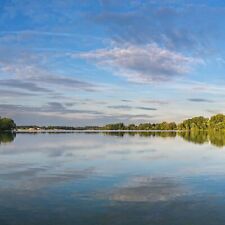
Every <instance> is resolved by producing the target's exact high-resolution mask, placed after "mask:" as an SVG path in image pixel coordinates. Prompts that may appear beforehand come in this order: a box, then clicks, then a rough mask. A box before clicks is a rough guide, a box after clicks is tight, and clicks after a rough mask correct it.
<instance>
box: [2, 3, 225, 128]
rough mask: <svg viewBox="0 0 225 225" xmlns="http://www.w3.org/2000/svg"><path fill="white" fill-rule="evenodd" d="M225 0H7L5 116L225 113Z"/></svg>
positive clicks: (72, 121)
mask: <svg viewBox="0 0 225 225" xmlns="http://www.w3.org/2000/svg"><path fill="white" fill-rule="evenodd" d="M224 40H225V2H224V1H222V0H221V1H218V0H204V1H203V0H193V1H185V0H177V1H176V0H161V1H160V0H148V1H147V0H143V1H141V0H123V1H121V0H48V1H45V0H39V1H33V0H0V116H1V117H6V116H7V117H11V118H13V119H14V120H15V122H16V123H17V124H18V125H33V124H37V125H67V126H85V125H103V124H107V123H116V122H124V123H125V124H128V123H134V124H138V123H141V122H151V123H153V122H161V121H176V122H180V121H182V120H183V119H186V118H189V117H193V116H198V115H203V116H206V117H210V116H212V115H214V114H216V113H225V101H224V99H225V92H224V90H225V42H224Z"/></svg>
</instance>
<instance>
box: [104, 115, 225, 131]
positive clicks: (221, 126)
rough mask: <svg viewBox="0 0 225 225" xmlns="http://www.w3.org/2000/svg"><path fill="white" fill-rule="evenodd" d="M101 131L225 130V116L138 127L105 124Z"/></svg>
mask: <svg viewBox="0 0 225 225" xmlns="http://www.w3.org/2000/svg"><path fill="white" fill-rule="evenodd" d="M101 130H181V131H193V130H225V115H223V114H217V115H215V116H212V117H211V118H205V117H203V116H198V117H193V118H191V119H187V120H184V121H183V122H182V123H179V124H176V123H175V122H169V123H168V122H162V123H141V124H139V125H135V124H129V125H127V126H126V125H124V124H123V123H115V124H107V125H105V126H103V127H101Z"/></svg>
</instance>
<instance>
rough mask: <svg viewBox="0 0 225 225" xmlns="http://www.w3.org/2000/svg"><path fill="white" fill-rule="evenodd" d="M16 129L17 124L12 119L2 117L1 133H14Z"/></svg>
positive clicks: (0, 122)
mask: <svg viewBox="0 0 225 225" xmlns="http://www.w3.org/2000/svg"><path fill="white" fill-rule="evenodd" d="M14 129H16V124H15V123H14V121H13V120H12V119H10V118H1V117H0V132H1V131H12V130H14Z"/></svg>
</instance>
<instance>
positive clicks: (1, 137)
mask: <svg viewBox="0 0 225 225" xmlns="http://www.w3.org/2000/svg"><path fill="white" fill-rule="evenodd" d="M15 137H16V134H15V133H0V144H6V143H10V142H12V141H13V140H14V139H15Z"/></svg>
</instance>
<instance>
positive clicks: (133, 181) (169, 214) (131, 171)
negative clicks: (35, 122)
mask: <svg viewBox="0 0 225 225" xmlns="http://www.w3.org/2000/svg"><path fill="white" fill-rule="evenodd" d="M224 211H225V135H224V134H223V133H206V132H195V133H191V134H190V133H180V134H176V133H170V132H167V133H143V134H134V133H130V134H124V133H112V134H110V133H94V134H93V133H75V134H36V135H35V134H17V135H16V136H13V135H9V134H0V224H1V225H59V224H60V225H72V224H76V225H81V224H82V225H119V224H123V225H127V224H129V225H133V224H135V225H137V224H138V225H142V224H143V225H144V224H145V225H151V224H152V225H159V224H160V225H205V224H207V225H217V224H221V225H224V224H225V214H224Z"/></svg>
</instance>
